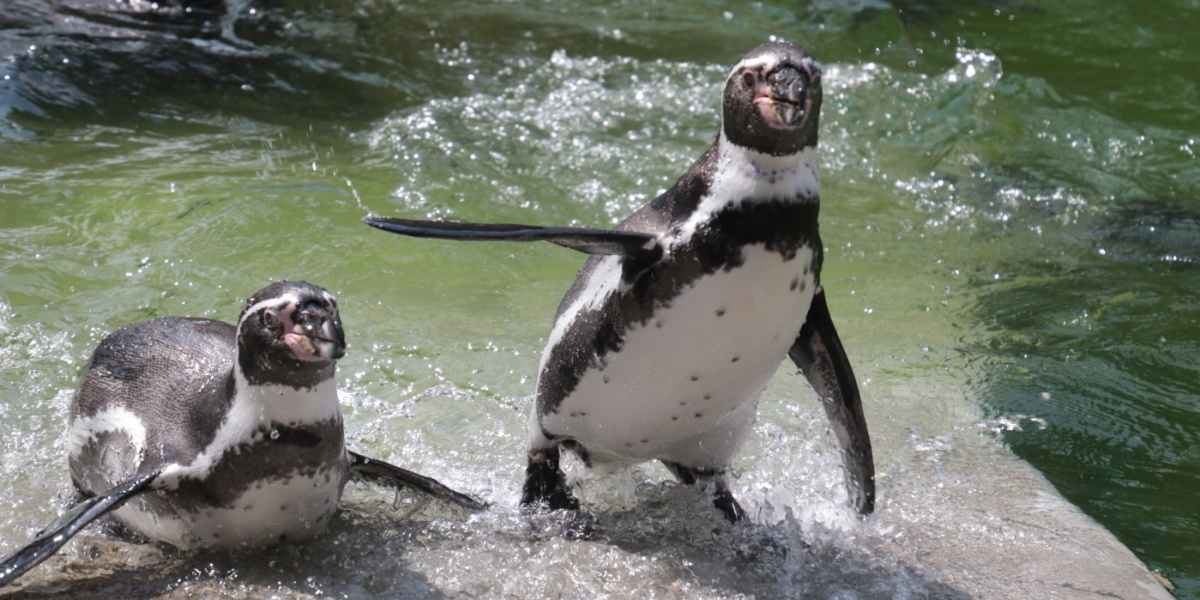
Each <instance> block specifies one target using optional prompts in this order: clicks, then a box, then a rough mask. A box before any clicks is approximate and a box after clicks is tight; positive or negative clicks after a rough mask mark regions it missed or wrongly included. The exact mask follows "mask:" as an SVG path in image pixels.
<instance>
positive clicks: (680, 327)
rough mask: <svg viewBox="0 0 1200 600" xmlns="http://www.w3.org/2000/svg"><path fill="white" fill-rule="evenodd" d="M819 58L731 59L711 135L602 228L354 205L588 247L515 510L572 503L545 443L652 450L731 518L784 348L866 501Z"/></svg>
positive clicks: (588, 451)
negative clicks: (708, 492) (748, 446)
mask: <svg viewBox="0 0 1200 600" xmlns="http://www.w3.org/2000/svg"><path fill="white" fill-rule="evenodd" d="M820 108H821V68H820V65H819V64H818V63H817V61H816V59H814V58H813V57H812V56H811V55H809V54H808V53H807V52H805V51H804V50H801V49H800V48H797V47H796V46H793V45H791V44H788V43H778V42H776V43H769V44H763V45H761V46H759V47H757V48H755V49H754V50H751V51H750V52H748V53H746V54H745V55H743V56H742V57H741V59H740V60H739V61H738V63H737V64H736V65H734V66H733V70H732V71H731V72H730V74H729V78H728V80H727V81H726V83H725V93H724V97H723V102H722V125H721V130H720V133H719V134H718V135H717V139H716V141H715V142H714V143H713V145H712V146H711V147H710V148H709V149H708V150H707V151H706V152H705V153H704V154H703V155H702V156H701V157H700V158H699V159H698V160H697V161H696V162H695V163H693V164H692V166H691V167H690V168H689V169H688V170H687V172H686V173H684V174H683V177H681V178H680V179H679V181H677V182H676V183H675V185H674V186H673V187H671V189H669V190H667V191H666V192H665V193H663V194H662V195H661V196H659V197H657V198H655V199H654V200H653V201H652V202H650V204H649V205H647V206H645V207H643V208H642V209H640V210H638V211H637V212H635V213H634V214H633V215H632V216H630V217H629V218H628V219H626V220H625V221H623V222H622V223H620V224H619V225H618V226H617V228H616V229H615V230H601V229H587V228H573V227H536V226H525V225H500V224H497V225H483V224H471V223H454V222H430V221H412V220H405V219H394V218H387V217H367V218H366V219H364V221H365V222H366V223H367V224H369V225H371V226H374V227H378V228H380V229H384V230H388V231H392V232H395V233H401V234H404V235H409V236H415V237H432V238H441V239H454V240H510V241H534V240H542V241H548V242H552V243H554V244H558V245H560V246H564V247H567V248H572V249H575V250H579V251H582V252H585V253H588V254H591V255H592V256H591V257H590V258H589V259H588V260H587V262H586V263H585V264H584V266H583V269H582V270H581V271H580V272H579V276H578V278H577V279H576V280H575V283H574V285H572V286H571V289H570V290H569V291H568V292H567V295H566V297H565V298H563V301H562V304H561V305H560V306H559V309H558V314H557V316H556V317H555V322H554V328H553V329H552V330H551V332H550V337H549V340H548V342H547V344H546V349H545V352H544V353H543V355H542V361H541V368H540V371H539V374H538V381H537V398H536V402H535V406H534V409H533V414H532V418H531V420H530V426H529V463H528V468H527V470H526V480H525V485H524V490H523V494H522V498H521V503H522V505H523V506H524V507H534V506H544V507H548V508H550V509H577V508H578V502H577V501H576V500H575V498H573V497H572V495H571V494H570V492H569V490H568V488H567V486H566V483H565V480H564V477H563V474H562V471H561V470H560V468H559V451H560V448H566V449H569V450H572V451H574V452H575V453H576V454H578V455H579V456H580V457H581V458H582V460H583V461H584V463H585V464H587V465H589V466H594V465H604V464H611V463H631V462H640V461H645V460H653V459H658V460H660V461H662V462H663V464H665V465H666V466H667V467H668V468H669V469H670V470H671V471H672V472H673V473H674V474H675V475H676V476H677V477H678V478H679V479H680V480H681V481H683V482H685V483H696V482H700V481H705V480H711V481H713V483H714V484H715V496H714V504H715V505H716V507H717V508H718V509H720V511H721V512H722V513H724V515H725V517H726V518H728V519H729V520H730V521H738V520H740V519H743V518H744V517H745V515H744V512H743V510H742V508H741V506H739V505H738V503H737V501H736V500H735V499H734V497H733V495H732V493H731V492H730V489H729V475H728V473H729V469H730V465H731V463H732V460H733V457H734V456H735V455H736V454H737V452H738V451H739V450H740V449H741V447H742V445H743V444H744V443H745V441H746V437H747V435H748V434H749V432H750V429H751V425H752V424H753V422H754V418H755V412H756V408H757V405H758V398H759V396H760V395H761V394H762V391H763V389H764V387H765V386H766V384H767V381H768V379H769V378H770V377H771V375H773V374H774V373H775V371H776V369H777V368H778V367H779V365H780V363H781V362H782V361H783V358H784V357H785V356H790V357H791V359H792V360H793V361H795V363H796V364H797V365H798V366H799V367H800V369H801V370H802V371H803V372H804V374H805V376H806V377H807V378H808V381H809V383H810V384H811V385H812V387H813V389H814V390H815V391H816V392H817V395H818V397H819V398H820V400H821V403H822V405H823V406H824V407H825V411H826V414H827V415H828V417H829V419H830V422H831V424H832V428H833V431H834V433H835V435H836V437H837V439H838V442H839V444H840V446H841V448H842V453H843V458H844V464H845V474H846V482H847V485H848V487H849V490H850V499H851V502H852V503H853V504H854V507H855V508H856V509H857V510H858V511H859V512H860V513H861V514H869V513H870V512H871V511H872V510H873V509H874V503H875V468H874V464H873V462H872V455H871V442H870V438H869V436H868V434H867V424H866V420H865V418H864V416H863V411H862V401H861V399H860V397H859V393H858V386H857V384H856V383H855V379H854V373H853V371H852V370H851V368H850V362H849V360H848V359H847V357H846V352H845V350H843V348H842V344H841V341H840V340H839V339H838V334H837V330H836V329H835V328H834V326H833V321H832V320H831V319H830V316H829V308H828V307H827V305H826V302H825V292H824V289H823V287H822V285H821V264H822V256H823V247H822V245H821V238H820V235H819V234H818V230H817V214H818V209H819V203H820V181H819V176H818V164H817V162H818V157H817V121H818V116H819V113H820Z"/></svg>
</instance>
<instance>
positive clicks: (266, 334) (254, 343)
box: [237, 281, 346, 388]
mask: <svg viewBox="0 0 1200 600" xmlns="http://www.w3.org/2000/svg"><path fill="white" fill-rule="evenodd" d="M237 346H238V365H239V366H240V367H241V370H242V374H243V375H244V376H245V377H246V380H247V381H249V382H250V383H251V384H264V383H275V384H283V385H289V386H291V387H297V388H299V387H312V386H313V385H316V384H317V383H320V382H322V381H324V380H326V379H328V378H330V377H332V376H333V369H334V361H336V360H337V359H339V358H341V357H343V356H345V354H346V338H345V333H343V331H342V319H341V317H340V316H339V315H338V306H337V299H335V298H334V297H333V294H330V293H329V292H328V291H326V290H324V289H323V288H320V287H318V286H315V285H313V284H311V283H307V282H303V281H279V282H276V283H272V284H271V285H268V286H267V287H265V288H263V289H261V290H259V291H257V292H255V293H254V295H252V296H251V297H250V298H249V299H247V300H246V305H245V307H244V308H243V309H242V316H241V317H240V318H239V319H238V329H237Z"/></svg>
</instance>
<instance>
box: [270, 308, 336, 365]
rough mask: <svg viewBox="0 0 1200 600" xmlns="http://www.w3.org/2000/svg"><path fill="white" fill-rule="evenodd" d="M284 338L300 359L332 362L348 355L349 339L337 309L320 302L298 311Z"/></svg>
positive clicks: (293, 316) (293, 315)
mask: <svg viewBox="0 0 1200 600" xmlns="http://www.w3.org/2000/svg"><path fill="white" fill-rule="evenodd" d="M283 338H284V343H286V344H287V345H288V347H289V348H291V349H292V352H294V353H295V354H296V357H297V358H299V359H300V360H317V361H331V360H337V359H339V358H341V357H343V356H345V355H346V336H345V334H344V333H343V332H342V321H341V319H340V318H339V317H338V314H337V309H333V308H332V307H327V306H323V305H321V304H319V303H312V304H309V305H307V306H304V307H303V308H300V309H298V310H296V312H294V313H293V314H292V326H291V328H290V329H289V330H288V331H287V332H286V333H284V335H283Z"/></svg>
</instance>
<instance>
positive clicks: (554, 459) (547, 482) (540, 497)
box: [521, 448, 579, 512]
mask: <svg viewBox="0 0 1200 600" xmlns="http://www.w3.org/2000/svg"><path fill="white" fill-rule="evenodd" d="M537 509H541V510H547V509H548V510H574V511H577V510H579V501H578V500H576V499H575V497H574V496H572V495H571V490H570V489H569V488H568V487H567V479H566V477H565V476H564V475H563V472H562V470H561V469H559V468H558V448H552V449H549V450H539V451H535V452H530V453H529V465H528V466H527V467H525V486H524V487H523V488H522V490H521V512H527V511H528V510H537Z"/></svg>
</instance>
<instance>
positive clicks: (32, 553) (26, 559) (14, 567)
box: [0, 471, 161, 586]
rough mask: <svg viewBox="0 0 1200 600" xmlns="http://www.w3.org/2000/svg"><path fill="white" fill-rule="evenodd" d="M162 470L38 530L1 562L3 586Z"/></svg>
mask: <svg viewBox="0 0 1200 600" xmlns="http://www.w3.org/2000/svg"><path fill="white" fill-rule="evenodd" d="M160 473H161V471H154V472H151V473H146V474H144V475H140V476H138V477H136V478H134V479H131V480H129V481H127V482H125V483H123V484H121V485H119V486H117V487H115V488H113V489H111V490H109V491H107V492H105V493H103V494H101V495H99V496H92V497H91V498H87V499H86V500H83V501H81V502H80V503H79V504H76V505H75V506H73V507H71V509H70V510H68V511H67V512H66V514H64V515H63V516H61V517H59V518H58V519H57V520H55V521H54V522H53V523H51V524H50V526H49V527H46V528H45V529H44V530H42V532H41V533H39V534H38V536H37V537H36V538H34V540H33V541H32V542H30V543H29V545H27V546H25V547H24V548H21V549H20V550H18V551H17V553H16V554H13V555H12V556H10V557H8V559H7V560H5V561H4V563H3V565H0V586H5V585H8V584H9V583H12V582H13V580H15V579H16V578H18V577H20V576H21V575H24V574H25V572H26V571H28V570H30V569H32V568H34V567H36V566H37V565H38V564H40V563H41V562H42V561H43V560H46V559H47V558H49V557H50V555H51V554H54V553H55V552H58V550H59V548H62V547H63V545H64V544H66V543H67V541H68V540H70V539H71V538H72V537H74V536H75V534H77V533H79V530H80V529H83V528H84V527H85V526H86V525H87V524H88V523H91V522H92V521H95V520H96V519H98V518H100V517H101V516H103V515H104V514H105V513H108V512H109V511H112V510H116V509H117V508H120V507H121V505H122V504H124V503H125V501H126V500H129V499H130V498H132V497H134V496H136V495H138V494H140V493H142V492H144V491H146V489H148V488H149V487H150V485H151V484H152V483H154V481H155V480H156V479H158V476H159V474H160Z"/></svg>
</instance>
